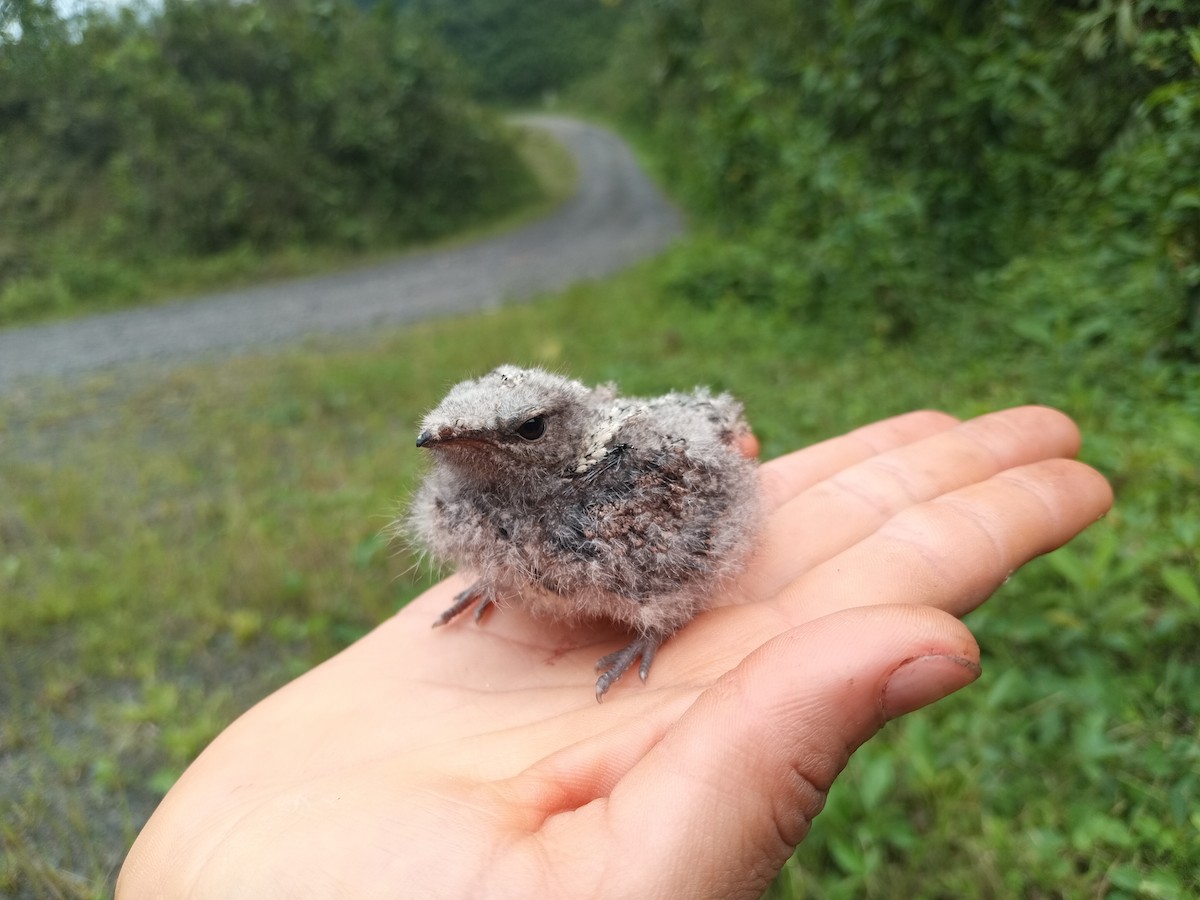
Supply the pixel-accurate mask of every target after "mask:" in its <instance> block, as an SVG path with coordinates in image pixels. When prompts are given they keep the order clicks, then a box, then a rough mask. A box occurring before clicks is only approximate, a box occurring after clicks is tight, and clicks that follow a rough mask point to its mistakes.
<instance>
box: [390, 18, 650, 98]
mask: <svg viewBox="0 0 1200 900" xmlns="http://www.w3.org/2000/svg"><path fill="white" fill-rule="evenodd" d="M384 2H387V0H384ZM396 2H397V3H398V5H399V6H400V7H401V8H402V9H407V10H411V11H414V12H416V13H418V14H419V15H420V16H421V17H422V18H423V19H425V20H426V21H427V22H428V23H429V24H430V26H431V27H432V28H433V29H434V30H435V31H436V32H437V33H438V35H439V36H440V37H441V38H442V39H443V40H444V41H445V43H446V45H447V46H448V47H449V48H450V49H451V50H452V51H453V52H454V53H456V54H457V55H458V56H459V57H460V58H461V59H462V60H463V62H464V64H465V66H466V69H467V72H468V73H469V77H470V79H471V83H472V85H473V88H474V91H475V93H476V94H477V96H479V97H480V98H481V99H485V100H491V101H496V102H502V103H518V104H519V103H529V102H536V101H540V100H541V99H542V98H543V96H545V95H546V94H551V93H554V92H556V91H559V90H561V89H562V88H564V87H566V86H567V85H569V84H570V83H572V82H573V81H576V80H577V79H579V78H581V77H583V76H586V75H589V74H591V73H592V72H595V71H596V70H598V69H600V68H601V67H603V66H604V64H605V63H606V62H607V61H608V58H609V55H610V54H611V52H612V47H613V44H614V42H615V40H616V35H617V33H618V31H619V29H620V26H621V25H622V23H623V22H624V21H625V20H626V18H627V13H628V11H629V9H630V7H631V6H632V0H630V2H622V0H396Z"/></svg>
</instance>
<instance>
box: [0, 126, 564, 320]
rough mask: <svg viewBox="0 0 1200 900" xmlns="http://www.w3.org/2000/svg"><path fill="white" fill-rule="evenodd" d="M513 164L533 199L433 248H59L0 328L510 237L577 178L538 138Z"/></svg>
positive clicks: (1, 309)
mask: <svg viewBox="0 0 1200 900" xmlns="http://www.w3.org/2000/svg"><path fill="white" fill-rule="evenodd" d="M513 134H514V138H515V140H516V146H517V149H518V151H519V154H520V157H521V159H522V160H523V161H524V162H525V164H526V165H527V166H528V167H529V168H530V170H531V171H532V172H533V174H534V175H535V177H536V179H537V182H538V185H539V186H540V189H541V190H540V193H539V194H538V195H537V196H535V197H533V198H532V199H531V201H530V202H529V203H527V204H525V205H524V206H521V207H519V208H517V209H514V210H511V211H510V212H508V213H506V214H504V215H503V216H501V217H499V218H494V219H489V220H487V221H482V222H477V223H475V224H474V225H472V226H471V227H468V228H460V229H459V230H457V231H455V233H454V234H452V235H450V236H448V237H445V238H441V239H439V240H436V241H432V242H427V243H421V244H412V243H407V244H403V243H396V242H394V241H393V242H390V243H389V242H377V243H372V244H368V245H366V246H362V247H336V246H331V245H323V246H301V245H290V246H287V247H283V248H280V249H278V250H271V251H262V250H258V249H256V248H254V247H250V246H242V247H239V248H237V249H234V250H230V251H227V252H223V253H216V254H211V255H208V256H202V257H187V256H150V257H146V258H143V259H137V260H134V259H132V258H131V259H124V260H122V259H115V258H111V257H105V258H100V257H96V256H94V255H90V254H89V253H87V252H81V251H80V250H79V249H78V248H77V247H73V246H70V245H64V246H63V247H61V248H60V249H59V250H58V251H57V252H56V254H55V264H54V266H53V271H52V272H51V273H49V274H46V275H41V276H37V277H29V278H24V279H19V280H17V281H14V282H11V283H9V284H6V285H3V286H0V328H2V327H5V326H11V325H16V324H29V323H32V322H41V321H48V320H55V319H67V318H74V317H78V316H81V315H90V314H92V313H97V312H105V311H110V310H115V309H123V308H128V307H131V306H149V305H153V304H156V303H162V302H166V301H169V300H175V299H179V298H186V297H193V296H197V295H200V294H203V293H208V292H212V291H223V290H230V289H234V288H239V287H245V286H247V285H252V284H261V283H263V282H265V281H277V280H283V279H289V278H302V277H304V276H308V275H318V274H327V273H330V272H337V271H340V270H345V269H350V268H356V267H359V266H363V265H369V264H372V263H382V262H387V261H390V260H394V259H397V258H399V257H401V256H404V255H408V254H411V253H418V252H423V251H427V250H431V249H435V248H437V249H444V248H447V247H454V246H458V245H460V244H463V243H466V242H468V241H473V240H478V239H480V238H485V237H489V236H491V235H495V234H499V233H501V232H504V231H508V230H512V229H515V228H518V227H520V226H521V225H524V224H526V223H527V222H530V221H532V220H534V219H537V218H539V217H541V216H544V215H545V214H547V213H548V212H549V211H550V210H551V209H553V208H554V207H555V206H557V205H559V204H560V203H562V202H563V201H564V200H566V199H567V197H569V196H570V195H571V193H572V192H573V190H574V188H575V184H576V182H577V176H578V172H577V170H576V167H575V162H574V160H573V159H572V158H571V156H570V154H569V153H568V152H567V150H566V149H565V148H564V147H563V146H562V145H561V144H559V143H558V142H557V141H555V140H554V139H553V138H551V137H550V136H549V135H548V134H547V133H546V132H543V131H538V130H536V129H533V128H526V127H521V126H515V127H514V128H513Z"/></svg>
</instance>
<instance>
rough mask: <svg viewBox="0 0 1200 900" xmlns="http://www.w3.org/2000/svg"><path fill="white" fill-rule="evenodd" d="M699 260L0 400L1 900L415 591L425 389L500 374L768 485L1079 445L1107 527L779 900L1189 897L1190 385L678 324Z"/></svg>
mask: <svg viewBox="0 0 1200 900" xmlns="http://www.w3.org/2000/svg"><path fill="white" fill-rule="evenodd" d="M690 252H691V251H690V250H689V249H688V248H686V247H684V248H680V250H678V251H676V252H675V253H674V254H673V255H672V256H671V257H669V258H668V259H667V260H666V261H665V262H664V263H662V264H654V265H651V266H648V267H643V268H641V269H639V270H637V271H634V272H632V273H629V274H627V275H624V276H621V277H619V278H616V279H613V280H610V281H606V282H599V283H594V284H590V285H585V286H581V287H578V288H576V289H574V290H572V291H569V292H568V293H566V294H564V295H562V296H560V297H555V298H551V299H548V300H546V301H543V302H540V303H537V304H534V305H531V306H526V307H518V308H510V309H506V310H502V311H500V312H498V313H494V314H489V315H484V316H479V317H472V318H465V319H456V320H451V321H446V322H441V323H434V324H429V325H424V326H420V327H417V328H413V329H410V330H407V331H405V332H400V333H392V334H386V335H381V336H378V337H377V338H375V339H373V340H372V341H371V342H369V343H367V344H366V345H361V344H357V345H345V344H342V343H338V342H329V343H326V344H324V345H321V346H311V347H308V348H307V349H295V350H291V351H287V352H283V353H281V354H279V355H275V356H263V357H258V358H242V359H236V360H230V361H223V362H220V363H218V364H213V365H208V366H199V367H194V368H189V369H184V370H182V371H175V372H172V373H170V374H166V375H159V376H157V377H143V378H137V379H129V378H118V377H116V376H98V377H96V378H94V379H92V380H91V381H89V382H86V383H74V382H73V383H71V384H69V385H63V386H54V385H46V386H43V387H42V388H40V389H34V388H28V389H27V390H26V391H24V392H23V393H21V394H18V395H14V396H11V397H9V398H7V399H3V400H0V433H3V434H4V435H6V445H7V446H6V449H5V452H4V453H3V454H0V495H2V496H3V504H2V508H3V517H2V518H0V593H2V594H3V595H4V597H5V598H6V602H5V603H4V604H0V640H2V641H3V644H4V646H5V648H6V652H5V653H4V654H3V656H0V698H4V699H3V700H2V701H0V702H3V703H4V704H6V708H5V711H4V714H3V716H2V717H0V719H2V721H3V723H4V724H3V729H4V730H3V732H2V740H3V747H4V755H3V760H4V762H3V763H2V765H3V766H4V767H5V769H4V771H5V772H6V773H9V775H8V776H7V777H4V778H0V791H3V792H4V794H5V796H3V797H0V804H3V805H4V807H5V808H6V809H9V810H11V813H10V814H9V815H8V816H6V819H5V822H4V823H3V825H0V848H2V849H3V852H2V853H0V859H3V860H4V862H3V863H0V893H14V892H16V891H17V890H18V889H19V888H20V887H22V886H24V887H26V889H27V891H28V893H29V895H30V896H39V895H54V894H55V892H58V895H60V896H79V897H91V896H99V895H102V894H103V892H104V889H105V888H104V885H105V884H106V883H110V882H111V878H112V877H113V875H114V873H115V867H116V866H117V864H118V863H119V860H120V859H121V856H122V854H123V852H124V850H125V848H126V846H127V845H128V843H129V842H130V841H131V840H132V838H133V836H134V833H135V831H136V829H137V827H138V826H139V825H140V823H141V821H142V820H143V817H144V816H145V815H146V814H147V812H148V811H149V809H150V808H151V807H152V806H153V804H154V802H155V801H156V799H157V797H158V796H160V795H161V793H162V792H163V791H164V790H165V789H166V788H167V787H168V786H169V785H170V784H171V782H172V781H173V779H174V778H175V777H176V776H177V775H178V773H179V772H180V771H181V770H182V768H183V767H184V766H185V765H186V764H187V763H188V762H189V761H190V760H191V759H192V758H193V757H194V756H195V754H196V753H197V752H199V750H200V749H201V748H202V747H203V746H204V744H205V743H206V742H207V741H208V740H209V739H210V738H211V737H212V736H213V735H214V734H215V733H216V732H217V731H218V730H220V728H221V727H223V726H224V725H225V724H226V723H227V722H229V721H230V720H231V719H232V718H233V717H234V716H235V715H237V713H238V712H239V711H240V710H241V709H243V708H245V706H246V705H248V704H249V703H251V702H253V700H255V699H256V698H257V697H259V696H262V695H263V694H264V693H266V692H267V691H269V690H271V689H272V688H273V687H275V686H277V685H279V684H281V683H282V682H283V681H284V680H286V679H287V678H289V677H292V676H294V675H296V674H298V673H299V672H301V671H303V670H304V669H306V668H308V667H309V666H311V665H313V664H314V663H316V662H318V661H319V660H321V659H323V658H325V657H327V656H328V655H330V654H331V653H333V652H335V651H336V650H337V649H339V648H340V647H342V646H344V645H345V644H346V643H348V642H349V641H351V640H353V639H354V638H355V637H357V636H358V635H360V634H362V633H363V632H364V631H366V630H367V629H369V628H371V627H372V626H373V625H374V624H376V623H378V622H379V621H381V620H382V619H383V618H385V617H386V616H387V615H388V614H390V613H391V612H392V611H393V610H394V609H396V608H397V607H398V606H399V605H401V604H402V603H403V602H404V601H405V600H406V599H407V598H409V597H411V596H413V595H414V594H415V593H416V592H418V591H419V590H420V589H421V588H422V586H423V585H424V584H425V583H426V580H427V578H428V577H429V573H428V572H426V571H423V570H421V571H414V570H413V569H412V565H413V561H412V560H411V559H410V558H409V557H408V556H407V555H405V554H403V553H397V551H396V549H395V548H391V547H389V546H388V545H387V542H386V540H385V539H384V538H383V537H382V535H381V530H382V529H383V527H384V526H385V524H386V522H387V519H388V516H389V515H390V514H392V513H393V511H394V510H395V509H396V508H397V505H398V504H399V503H401V502H402V501H403V499H404V497H405V496H406V495H407V494H408V492H409V491H410V490H411V487H412V484H413V479H414V478H415V475H416V467H417V465H418V463H419V460H418V459H417V457H416V454H415V453H410V452H407V451H406V450H405V448H406V447H408V446H409V445H410V443H411V435H412V434H413V432H414V431H415V429H416V427H417V422H418V421H419V418H420V416H421V414H422V413H423V412H424V410H425V409H426V408H427V407H428V406H429V405H431V404H432V403H434V402H436V400H437V399H438V398H439V397H440V395H441V393H442V392H443V391H444V388H445V385H446V384H447V383H449V382H451V381H453V380H454V379H457V378H460V377H462V376H463V375H464V373H468V372H478V371H481V370H484V369H486V368H487V367H490V366H492V365H494V364H496V363H499V362H502V361H512V362H516V363H521V364H530V363H540V364H547V365H552V366H556V367H560V368H562V367H567V368H569V369H570V370H571V371H572V372H573V373H575V374H577V375H579V376H580V377H582V378H585V379H589V380H604V379H610V378H612V379H618V380H620V381H621V383H622V384H624V385H628V387H629V388H630V389H631V390H635V391H643V392H652V391H658V390H662V389H665V388H667V387H670V386H680V385H683V386H686V385H690V384H695V383H710V384H713V385H716V386H718V387H721V388H729V389H731V390H736V391H737V392H738V393H739V394H740V395H742V396H743V397H745V399H746V401H747V404H748V408H749V412H750V415H751V416H752V418H753V420H754V422H755V423H756V428H757V430H758V432H759V433H760V435H761V436H762V439H763V443H764V454H765V455H767V456H773V455H777V454H779V453H782V452H784V451H785V450H788V449H790V448H792V447H795V446H799V445H801V444H804V443H808V442H812V441H815V440H818V439H820V438H823V437H826V436H829V435H832V434H835V433H838V432H839V431H842V430H844V429H847V428H850V427H853V426H855V425H858V424H862V423H863V422H865V421H868V420H871V419H874V418H877V417H880V416H884V415H888V414H891V413H898V412H902V411H905V410H908V409H912V408H917V407H921V406H933V407H940V408H943V409H948V410H950V411H952V412H955V413H957V414H960V415H972V414H976V413H980V412H984V411H987V410H991V409H995V408H998V407H1002V406H1005V405H1009V404H1014V403H1021V402H1027V401H1040V402H1047V403H1052V404H1055V405H1058V406H1060V407H1061V408H1064V409H1066V410H1068V411H1069V412H1071V413H1072V414H1074V415H1075V416H1076V417H1078V418H1079V420H1080V422H1081V424H1082V426H1083V428H1084V431H1085V434H1086V435H1087V443H1086V447H1085V458H1087V459H1088V460H1089V461H1090V462H1092V463H1093V464H1095V465H1097V466H1099V467H1100V468H1101V469H1102V470H1103V471H1104V472H1106V473H1107V474H1108V475H1109V476H1110V477H1111V478H1113V480H1114V482H1115V484H1116V487H1117V492H1118V497H1119V503H1118V507H1117V509H1116V511H1115V512H1114V513H1113V514H1112V515H1110V516H1109V517H1108V518H1107V519H1106V520H1105V521H1104V522H1102V523H1100V524H1098V525H1097V526H1095V527H1094V528H1093V529H1091V530H1090V531H1089V532H1088V533H1087V534H1086V535H1085V536H1084V538H1082V539H1081V540H1079V541H1077V542H1075V543H1074V544H1072V546H1071V547H1070V548H1068V549H1067V550H1064V551H1060V552H1059V553H1057V554H1055V555H1053V556H1051V557H1049V558H1048V559H1046V560H1043V561H1041V562H1039V563H1037V564H1035V565H1032V566H1030V567H1028V568H1027V569H1025V570H1023V571H1022V572H1020V573H1018V574H1017V576H1016V577H1014V578H1013V580H1012V581H1011V583H1010V584H1008V585H1007V586H1006V587H1005V588H1004V589H1002V590H1001V592H1000V594H999V595H998V596H997V597H996V598H994V599H993V601H992V602H991V603H990V604H988V605H987V607H985V608H984V609H983V610H981V611H980V612H978V613H976V614H974V615H973V616H972V618H971V625H972V627H973V628H974V629H975V631H976V633H977V634H978V635H979V638H980V642H981V644H982V646H983V648H984V677H983V679H982V681H981V682H980V683H979V684H977V685H976V686H975V687H973V688H971V689H969V690H967V691H965V692H964V693H963V694H962V695H961V696H959V697H956V698H954V699H952V700H950V701H949V702H946V703H943V704H940V705H939V706H938V707H936V708H933V709H930V710H927V711H923V712H922V713H919V714H917V715H915V716H911V717H908V718H907V719H905V720H903V721H901V722H898V723H895V724H893V725H890V726H888V728H887V730H886V731H885V732H884V734H882V735H881V736H880V737H879V738H878V739H877V740H876V741H874V742H872V744H870V745H868V747H867V748H865V749H864V751H863V752H862V753H860V754H859V755H858V756H857V757H856V758H855V760H854V761H853V762H852V764H851V767H850V770H849V771H848V772H847V774H846V777H845V778H844V780H842V781H839V783H838V785H837V786H836V787H835V789H834V791H833V794H832V796H831V798H830V802H829V806H828V808H827V810H826V812H825V813H823V814H822V816H821V818H820V819H818V820H817V824H816V827H815V828H814V829H813V832H812V834H811V835H810V837H809V839H808V841H807V842H806V843H805V844H804V846H803V847H802V848H801V849H800V851H799V853H798V854H797V858H796V861H795V863H794V864H793V865H792V866H791V867H790V868H789V870H788V871H787V872H786V873H785V876H784V878H783V879H781V881H780V883H779V885H778V886H777V888H776V893H775V896H778V897H791V896H797V897H799V896H803V897H833V898H837V897H881V898H882V897H895V896H913V897H935V896H976V897H987V896H992V897H1008V896H1067V897H1071V896H1096V895H1099V896H1110V897H1168V898H1169V897H1180V898H1183V897H1188V896H1192V895H1194V893H1195V891H1196V890H1197V889H1200V883H1198V882H1197V880H1196V878H1197V874H1196V873H1197V872H1200V865H1198V864H1200V851H1198V850H1197V848H1196V845H1195V840H1194V838H1195V833H1196V827H1197V820H1196V816H1197V813H1196V809H1197V808H1198V804H1197V794H1198V791H1200V765H1198V763H1200V759H1198V755H1200V742H1198V741H1197V722H1198V721H1200V701H1198V699H1197V698H1200V665H1197V662H1198V661H1200V660H1198V659H1197V649H1196V648H1197V647H1200V577H1197V571H1196V566H1195V555H1194V554H1195V548H1196V547H1197V545H1198V542H1200V472H1198V471H1197V469H1196V465H1195V453H1194V448H1195V446H1197V442H1198V441H1200V426H1198V425H1197V423H1198V422H1200V374H1198V373H1197V371H1196V370H1195V369H1191V368H1187V367H1184V366H1181V365H1180V366H1176V367H1172V368H1167V369H1160V368H1158V367H1156V366H1147V365H1134V366H1130V367H1127V368H1125V369H1121V368H1118V367H1115V366H1113V365H1112V363H1111V359H1109V358H1107V357H1105V356H1102V355H1101V356H1093V355H1090V354H1087V353H1071V352H1063V353H1047V352H1045V350H1044V349H1043V348H1041V347H1040V346H1038V345H1036V344H1032V343H1026V342H1019V341H1016V340H1014V338H1013V334H1012V332H1006V331H992V332H987V331H980V330H976V329H972V328H967V327H964V328H962V329H960V330H958V331H955V332H953V333H952V334H950V335H949V336H948V337H946V336H942V337H938V338H930V339H924V338H916V339H914V340H912V341H909V342H905V343H896V342H890V343H889V342H885V341H883V340H880V339H878V338H871V337H870V336H868V335H864V334H863V333H861V332H837V331H834V330H832V329H825V328H796V327H792V326H790V325H789V315H790V314H788V313H786V312H782V311H779V310H769V311H763V310H759V309H755V308H753V307H749V306H745V305H738V306H732V305H727V304H720V305H718V306H716V307H714V308H713V309H710V310H699V311H698V310H696V309H695V308H694V307H693V306H692V305H691V304H690V302H689V301H686V300H682V299H678V298H674V299H672V298H670V297H664V294H663V290H662V285H663V281H664V280H666V279H668V278H669V277H670V272H671V271H672V270H673V268H674V267H675V266H677V265H679V264H680V263H681V261H682V260H685V259H687V258H688V257H689V256H690ZM613 347H621V348H622V352H621V353H619V354H614V353H613V352H612V348H613ZM148 374H153V372H151V373H148ZM14 713H15V714H14ZM12 773H20V775H19V777H18V776H17V775H15V774H12ZM30 886H32V887H30Z"/></svg>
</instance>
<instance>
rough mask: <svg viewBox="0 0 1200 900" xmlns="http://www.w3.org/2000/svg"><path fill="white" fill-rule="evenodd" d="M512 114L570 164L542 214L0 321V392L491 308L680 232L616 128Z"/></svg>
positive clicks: (640, 253) (649, 250) (621, 261)
mask: <svg viewBox="0 0 1200 900" xmlns="http://www.w3.org/2000/svg"><path fill="white" fill-rule="evenodd" d="M521 121H522V122H524V123H525V124H528V125H531V126H535V127H538V128H542V129H545V130H546V131H548V132H550V133H551V134H552V135H553V136H554V137H556V138H557V139H558V140H559V141H561V142H562V143H563V144H564V145H565V146H566V148H567V149H568V150H569V151H570V153H571V154H572V156H573V157H574V158H575V160H576V162H577V165H578V167H579V185H578V188H577V190H576V192H575V194H574V195H573V196H572V197H571V198H570V199H569V200H568V201H567V202H566V203H564V204H563V205H562V206H560V207H559V208H558V209H557V210H556V211H555V212H553V213H552V214H551V215H549V216H547V217H546V218H543V219H540V220H538V221H536V222H534V223H532V224H530V225H527V226H525V227H522V228H520V229H518V230H515V231H511V232H508V233H505V234H502V235H499V236H496V237H491V238H487V239H483V240H480V241H477V242H475V243H470V244H466V245H461V246H455V247H452V248H445V249H436V250H428V251H417V252H414V253H411V254H408V255H406V256H405V257H403V258H402V259H399V260H397V261H395V262H390V263H386V264H383V265H376V266H371V267H368V268H362V269H356V270H352V271H347V272H341V273H338V274H335V275H328V276H322V277H317V278H305V279H300V280H293V281H286V282H279V283H274V284H268V285H263V286H259V287H254V288H249V289H245V290H237V291H230V292H227V293H221V294H215V295H211V296H206V297H199V298H193V299H189V300H181V301H175V302H171V303H167V304H165V305H160V306H154V307H146V308H141V309H130V310H124V311H121V312H115V313H108V314H104V315H97V316H92V317H89V318H83V319H74V320H71V321H66V322H56V323H52V324H46V325H34V326H29V327H21V328H13V329H9V330H5V331H0V391H4V390H6V389H10V388H11V387H13V386H14V385H15V384H17V383H19V382H22V381H27V380H29V379H37V378H46V377H49V378H60V377H62V376H69V375H71V374H75V373H83V372H90V371H95V370H97V369H101V368H105V367H110V366H114V365H119V364H121V363H128V362H149V361H153V362H154V363H156V364H163V365H167V366H170V365H171V364H172V363H173V362H176V361H179V362H183V361H185V360H190V359H195V358H196V357H203V356H213V355H218V354H227V353H237V352H238V351H241V350H247V349H250V348H257V347H262V346H264V345H269V344H277V343H281V342H289V341H296V340H300V339H302V338H304V337H305V336H308V335H312V334H327V333H334V332H353V331H365V330H368V329H373V328H376V327H378V326H380V325H398V324H403V323H405V322H412V321H416V320H419V319H424V318H429V317H432V316H437V315H447V314H454V313H463V312H470V311H472V310H477V309H485V308H489V307H494V306H497V305H499V304H501V303H503V302H505V301H512V300H519V299H522V298H526V297H529V296H531V295H533V294H537V293H540V292H543V291H551V290H555V289H559V288H562V287H565V286H566V285H568V284H571V283H572V282H576V281H580V280H584V279H587V278H594V277H599V276H602V275H606V274H608V273H611V272H615V271H617V270H619V269H621V268H623V267H625V266H628V265H629V264H631V263H633V262H635V261H637V260H639V259H641V258H643V257H646V256H650V255H653V254H654V253H657V252H658V251H660V250H661V249H663V247H665V246H666V245H667V244H668V243H669V242H670V241H671V240H672V239H673V238H675V237H676V236H677V235H678V234H679V233H680V231H681V229H682V221H681V217H680V215H679V213H678V211H677V210H676V209H675V208H674V207H673V206H672V205H671V204H670V203H669V202H668V201H667V200H666V199H665V198H664V197H663V195H662V194H661V193H660V192H659V191H658V189H657V188H656V187H655V186H654V185H653V184H652V183H651V182H650V180H649V179H648V178H647V177H646V176H645V174H644V173H643V172H642V171H641V169H640V168H639V167H638V164H637V162H636V160H635V159H634V157H633V154H632V153H631V152H630V150H629V148H628V147H627V146H626V145H625V144H624V143H623V142H622V141H621V140H620V139H619V138H617V137H616V136H615V135H613V134H612V133H610V132H608V131H606V130H604V129H602V128H599V127H597V126H595V125H590V124H585V123H583V122H580V121H577V120H574V119H570V118H566V117H562V116H549V115H538V116H526V117H522V119H521Z"/></svg>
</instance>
